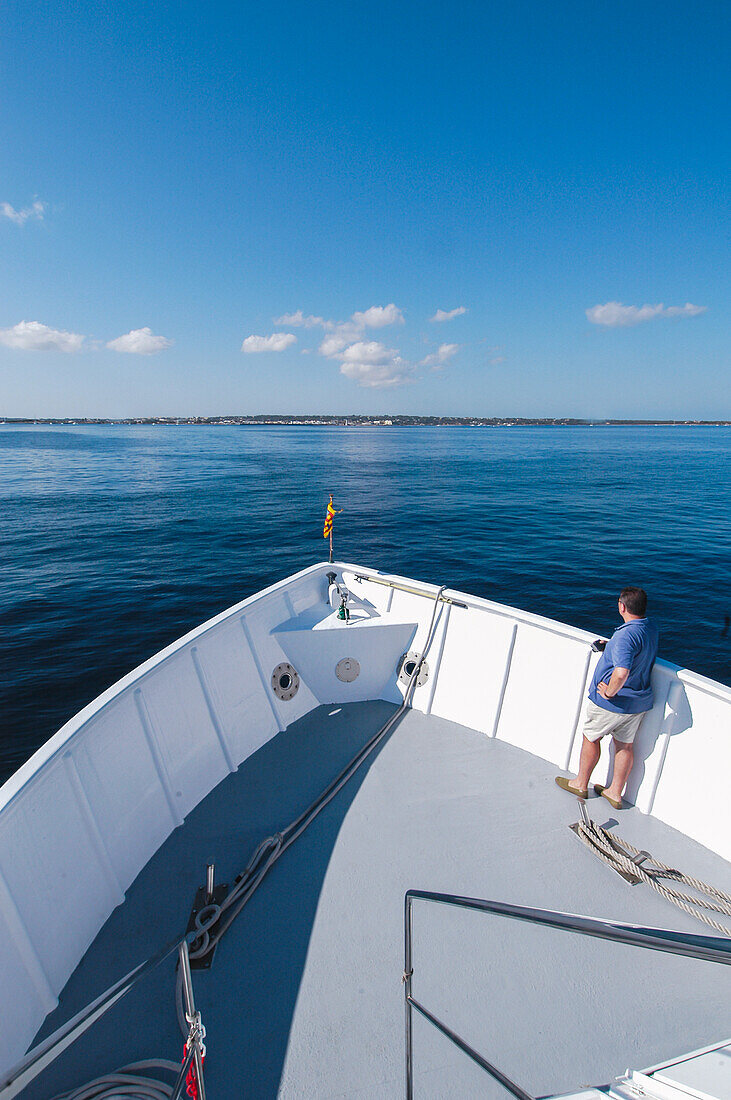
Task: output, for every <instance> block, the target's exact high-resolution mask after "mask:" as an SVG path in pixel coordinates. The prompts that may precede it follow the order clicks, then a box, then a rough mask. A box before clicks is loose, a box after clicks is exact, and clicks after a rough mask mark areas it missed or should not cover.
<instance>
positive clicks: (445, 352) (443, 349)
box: [419, 344, 459, 370]
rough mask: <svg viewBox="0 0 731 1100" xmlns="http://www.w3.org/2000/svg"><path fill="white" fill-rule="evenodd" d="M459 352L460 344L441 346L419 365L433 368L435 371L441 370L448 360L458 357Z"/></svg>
mask: <svg viewBox="0 0 731 1100" xmlns="http://www.w3.org/2000/svg"><path fill="white" fill-rule="evenodd" d="M458 351H459V344H440V345H439V347H438V349H437V350H436V351H435V352H434V353H433V354H432V355H427V357H426V359H422V360H421V362H420V363H419V366H420V367H433V369H434V370H439V369H440V368H441V367H442V366H444V364H445V363H446V362H447V360H448V359H451V358H452V356H453V355H456V354H457V352H458Z"/></svg>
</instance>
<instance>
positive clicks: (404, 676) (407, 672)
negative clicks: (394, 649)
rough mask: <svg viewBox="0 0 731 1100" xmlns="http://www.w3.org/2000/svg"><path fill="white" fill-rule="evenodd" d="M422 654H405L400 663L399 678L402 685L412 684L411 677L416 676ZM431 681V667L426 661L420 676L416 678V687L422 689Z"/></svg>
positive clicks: (420, 670) (422, 665)
mask: <svg viewBox="0 0 731 1100" xmlns="http://www.w3.org/2000/svg"><path fill="white" fill-rule="evenodd" d="M420 657H421V654H420V653H415V652H414V651H413V650H411V651H410V652H409V653H404V655H403V657H402V658H401V660H400V662H399V673H398V678H399V680H400V681H401V683H402V684H406V685H407V686H408V684H409V683H410V682H411V677H412V676H413V675H414V671H415V669H416V666H417V665H418V663H419V658H420ZM428 679H429V665H428V663H427V662H426V661H422V662H421V668H420V669H419V675H418V676H417V677H416V686H417V687H421V686H422V684H425V683H426V682H427V680H428Z"/></svg>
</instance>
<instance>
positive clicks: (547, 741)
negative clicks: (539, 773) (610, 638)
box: [497, 623, 590, 768]
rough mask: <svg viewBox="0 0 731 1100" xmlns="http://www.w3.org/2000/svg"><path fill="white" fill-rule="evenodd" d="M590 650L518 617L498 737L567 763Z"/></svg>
mask: <svg viewBox="0 0 731 1100" xmlns="http://www.w3.org/2000/svg"><path fill="white" fill-rule="evenodd" d="M589 652H590V651H589V648H588V646H586V645H584V644H582V643H581V642H577V641H574V639H573V638H565V637H562V636H561V635H559V634H556V633H553V632H549V631H547V630H541V629H539V628H537V627H533V626H529V625H528V624H526V623H519V625H518V630H517V633H516V637H515V645H514V647H513V659H512V662H511V665H510V675H509V676H508V683H507V687H506V689H505V698H504V700H503V707H502V711H501V714H500V722H499V724H498V729H497V736H498V737H499V738H500V740H502V741H508V742H509V743H510V744H511V745H517V746H518V748H521V749H526V750H527V751H528V752H532V753H535V754H536V755H537V756H542V757H543V758H544V760H550V761H551V763H553V764H556V765H557V766H558V767H560V768H563V767H565V765H566V760H567V758H568V755H569V752H570V751H571V745H572V741H573V737H574V732H575V729H576V725H577V722H578V720H579V715H580V712H581V708H582V706H583V702H584V690H585V683H586V673H587V667H588V659H589Z"/></svg>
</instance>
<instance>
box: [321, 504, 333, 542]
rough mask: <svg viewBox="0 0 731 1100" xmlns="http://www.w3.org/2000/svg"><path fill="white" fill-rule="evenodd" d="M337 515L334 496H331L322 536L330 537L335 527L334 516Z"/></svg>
mask: <svg viewBox="0 0 731 1100" xmlns="http://www.w3.org/2000/svg"><path fill="white" fill-rule="evenodd" d="M334 515H335V505H334V504H333V498H332V497H330V503H329V504H328V506H327V512H326V513H325V526H324V527H323V529H322V537H323V538H324V539H327V538H329V537H330V533H331V531H332V529H333V516H334Z"/></svg>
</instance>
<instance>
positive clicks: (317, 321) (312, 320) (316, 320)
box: [274, 309, 326, 328]
mask: <svg viewBox="0 0 731 1100" xmlns="http://www.w3.org/2000/svg"><path fill="white" fill-rule="evenodd" d="M274 324H275V325H301V326H302V327H303V328H317V326H318V325H323V326H324V325H325V324H326V322H325V319H324V317H314V316H313V315H312V314H311V313H308V314H306V315H305V314H304V313H303V312H302V310H301V309H298V310H297V312H296V313H285V314H284V315H283V316H282V317H275V318H274Z"/></svg>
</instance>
